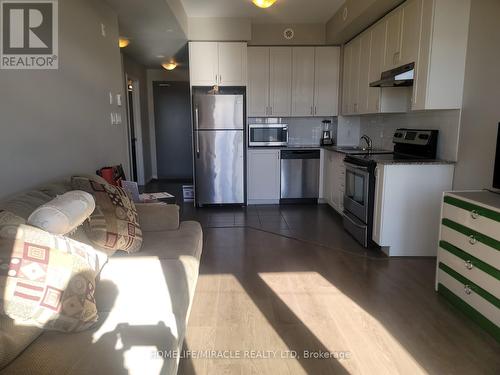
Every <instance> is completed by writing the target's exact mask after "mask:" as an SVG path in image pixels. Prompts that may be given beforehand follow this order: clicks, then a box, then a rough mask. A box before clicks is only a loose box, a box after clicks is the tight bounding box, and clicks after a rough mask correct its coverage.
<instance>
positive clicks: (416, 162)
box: [377, 159, 457, 165]
mask: <svg viewBox="0 0 500 375" xmlns="http://www.w3.org/2000/svg"><path fill="white" fill-rule="evenodd" d="M456 163H457V162H455V161H451V160H442V159H422V160H377V164H382V165H395V164H402V165H429V164H435V165H455V164H456Z"/></svg>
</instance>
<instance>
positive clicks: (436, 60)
mask: <svg viewBox="0 0 500 375" xmlns="http://www.w3.org/2000/svg"><path fill="white" fill-rule="evenodd" d="M421 1H422V0H421ZM470 9H471V0H434V1H427V0H426V1H424V2H423V4H422V26H421V35H420V47H419V51H418V59H417V67H416V72H415V75H416V76H415V80H414V84H413V101H412V109H413V110H424V109H459V108H461V107H462V99H463V92H464V78H465V59H466V52H467V42H468V33H469V26H468V25H469V17H470Z"/></svg>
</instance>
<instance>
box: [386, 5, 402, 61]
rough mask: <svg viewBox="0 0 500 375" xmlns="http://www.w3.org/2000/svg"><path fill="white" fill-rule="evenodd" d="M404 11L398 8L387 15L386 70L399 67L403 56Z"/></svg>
mask: <svg viewBox="0 0 500 375" xmlns="http://www.w3.org/2000/svg"><path fill="white" fill-rule="evenodd" d="M402 15H403V12H402V11H401V8H398V9H396V10H395V11H393V12H392V13H390V14H389V15H388V16H387V17H386V22H387V35H386V45H385V58H384V69H383V70H384V71H385V70H391V69H393V68H396V67H398V66H399V65H400V64H399V61H400V58H401V20H402V18H403V17H402Z"/></svg>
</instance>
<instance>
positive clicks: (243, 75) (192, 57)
mask: <svg viewBox="0 0 500 375" xmlns="http://www.w3.org/2000/svg"><path fill="white" fill-rule="evenodd" d="M189 73H190V81H191V86H212V85H220V86H246V84H247V45H246V43H239V42H238V43H233V42H190V43H189Z"/></svg>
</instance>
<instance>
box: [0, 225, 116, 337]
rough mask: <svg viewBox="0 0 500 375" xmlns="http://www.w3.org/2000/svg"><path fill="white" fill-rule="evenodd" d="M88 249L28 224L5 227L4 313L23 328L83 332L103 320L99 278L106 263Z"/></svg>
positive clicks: (1, 246)
mask: <svg viewBox="0 0 500 375" xmlns="http://www.w3.org/2000/svg"><path fill="white" fill-rule="evenodd" d="M105 260H106V259H105V258H103V257H102V254H98V253H97V252H95V251H94V249H93V248H92V247H90V246H88V245H85V244H82V243H79V242H76V241H73V240H71V239H68V238H66V237H62V236H56V235H52V234H50V233H47V232H45V231H43V230H41V229H38V228H35V227H31V226H28V225H23V224H22V225H4V226H3V227H1V228H0V290H2V291H3V293H2V294H1V295H0V307H1V310H0V312H2V313H4V314H5V315H7V316H8V317H10V318H11V319H14V320H15V321H16V324H17V325H21V326H36V327H40V328H44V329H51V330H57V331H65V332H70V331H81V330H84V329H87V328H89V327H91V326H92V325H93V324H94V323H95V322H96V321H97V307H96V304H95V299H94V291H95V285H96V281H95V280H96V277H97V275H98V273H99V270H100V268H101V264H103V263H104V262H105Z"/></svg>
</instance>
